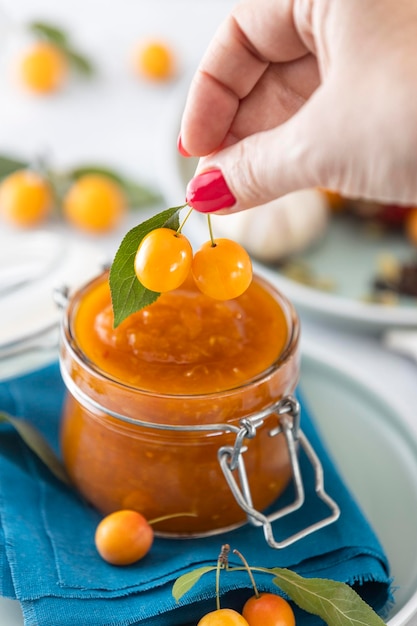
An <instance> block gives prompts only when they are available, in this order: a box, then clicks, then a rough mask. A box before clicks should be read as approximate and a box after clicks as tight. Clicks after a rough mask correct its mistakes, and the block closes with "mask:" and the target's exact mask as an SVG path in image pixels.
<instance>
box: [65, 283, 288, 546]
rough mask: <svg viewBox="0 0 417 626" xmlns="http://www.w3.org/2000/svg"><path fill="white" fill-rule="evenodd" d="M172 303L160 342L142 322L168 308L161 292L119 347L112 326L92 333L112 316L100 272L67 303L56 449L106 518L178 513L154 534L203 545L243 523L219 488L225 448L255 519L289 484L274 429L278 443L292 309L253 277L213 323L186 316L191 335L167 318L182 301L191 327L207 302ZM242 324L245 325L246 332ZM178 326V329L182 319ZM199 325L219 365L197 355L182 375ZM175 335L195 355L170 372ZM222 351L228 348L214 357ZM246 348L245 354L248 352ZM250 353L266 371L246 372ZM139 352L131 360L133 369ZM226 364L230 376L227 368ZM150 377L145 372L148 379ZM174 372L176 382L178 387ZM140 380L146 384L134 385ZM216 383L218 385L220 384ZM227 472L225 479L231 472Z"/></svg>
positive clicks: (181, 297)
mask: <svg viewBox="0 0 417 626" xmlns="http://www.w3.org/2000/svg"><path fill="white" fill-rule="evenodd" d="M190 295H191V296H192V298H191V300H190ZM172 297H175V298H176V299H175V301H174V304H175V306H174V305H173V308H172V310H170V313H169V317H168V319H169V324H168V327H166V324H165V326H164V325H162V326H161V327H160V330H161V332H160V333H156V332H155V329H152V328H151V329H150V330H149V331H148V330H147V326H146V324H148V322H149V319H148V318H149V315H150V314H152V315H154V316H157V314H159V312H160V310H161V309H162V307H163V306H164V304H165V303H166V302H167V298H168V296H166V295H165V294H163V296H160V298H159V299H158V300H157V301H156V303H154V304H152V305H151V306H150V307H148V309H149V310H147V311H142V313H140V314H139V315H140V316H141V317H140V319H139V322H140V324H141V325H142V326H143V328H144V329H145V331H144V332H142V330H143V328H142V326H140V328H141V329H142V330H141V332H140V333H139V331H136V330H135V332H133V334H132V322H126V324H127V326H126V328H125V330H124V331H123V332H125V336H123V339H120V337H119V336H118V335H117V336H116V338H115V337H114V336H113V334H112V331H111V329H110V328H109V326H108V325H107V326H106V325H104V327H103V325H100V324H102V313H103V310H104V308H106V307H107V309H108V307H109V298H110V296H109V288H108V275H107V274H106V273H103V274H102V275H100V276H98V277H97V278H96V279H94V280H93V281H91V282H89V283H88V284H87V285H85V286H84V287H83V288H82V289H80V290H78V291H77V292H76V293H75V294H74V295H73V296H72V297H71V299H70V300H69V302H68V305H67V307H66V310H65V314H64V318H63V324H62V338H61V354H60V365H61V371H62V375H63V379H64V382H65V384H66V386H67V390H68V393H67V397H66V401H65V407H64V411H63V415H62V423H61V446H62V453H63V459H64V463H65V465H66V468H67V470H68V473H69V475H70V477H71V479H72V480H73V482H74V483H75V485H76V487H77V488H78V489H79V491H80V492H81V493H82V494H83V495H84V496H85V497H86V498H87V499H88V500H89V501H90V502H91V503H92V504H93V505H94V506H95V507H96V508H97V509H99V510H100V511H101V512H103V513H104V514H107V513H110V512H112V511H114V510H117V509H122V508H129V509H136V510H138V511H140V512H141V513H142V514H144V515H145V517H146V518H147V519H149V520H152V519H155V518H158V517H162V516H176V515H178V514H184V515H182V516H179V517H171V518H167V519H166V520H164V521H162V522H160V523H159V524H157V525H156V526H155V531H156V532H157V533H159V534H162V535H173V536H201V535H204V534H211V533H214V532H220V531H224V530H226V529H230V528H233V527H236V526H238V525H241V524H242V523H244V522H245V521H246V519H247V516H246V513H245V512H244V511H243V510H242V508H241V506H240V505H239V503H238V502H237V501H236V498H235V497H234V495H233V494H232V492H231V490H230V487H229V481H227V480H226V479H225V475H224V471H223V470H222V468H221V464H220V463H219V450H223V451H224V450H226V451H227V450H229V451H230V450H233V449H234V448H235V447H236V440H237V439H238V444H239V446H238V447H239V450H240V451H241V454H240V456H241V457H242V458H243V459H244V466H245V478H246V477H247V481H248V484H249V485H250V490H251V498H252V500H253V506H254V507H255V508H256V509H257V510H260V511H263V510H264V509H265V508H266V507H268V506H269V505H271V504H272V503H273V502H274V501H275V500H276V499H277V497H278V496H279V495H280V494H281V493H282V492H283V490H284V489H285V487H286V486H287V484H288V482H289V480H290V478H291V475H292V470H291V463H290V454H289V451H288V444H287V440H286V437H285V435H284V433H283V432H282V431H281V432H278V434H276V435H275V436H271V432H272V431H274V430H275V431H277V430H278V431H279V422H280V416H279V415H278V414H277V412H276V410H275V406H276V403H277V402H278V401H279V400H281V399H282V398H285V397H287V396H289V395H291V394H292V393H293V391H294V389H295V387H296V385H297V382H298V376H299V365H300V364H299V360H300V358H299V330H300V329H299V320H298V317H297V314H296V312H295V309H294V307H293V306H292V304H291V303H290V302H289V301H288V300H287V299H286V298H285V297H284V296H283V295H282V294H281V293H279V292H278V291H277V290H276V289H275V288H274V287H272V286H271V285H270V284H268V283H267V282H266V281H265V280H263V279H262V278H260V277H259V276H254V279H253V282H252V285H251V287H250V288H249V290H248V292H247V293H246V294H245V297H243V296H241V297H240V298H237V299H235V301H233V303H231V304H227V303H222V304H220V303H216V304H212V305H211V304H210V306H213V307H214V309H213V314H212V315H211V316H210V315H208V314H207V311H205V312H204V313H203V314H202V320H201V319H200V321H199V323H197V322H196V321H195V320H194V318H193V320H194V321H193V323H192V324H191V322H190V326H193V328H192V329H190V328H188V327H187V328H186V329H183V328H182V327H181V326H178V323H179V320H178V319H174V318H175V315H176V314H177V312H178V311H179V310H180V309H181V310H182V303H184V307H186V306H188V307H191V308H189V309H187V311H188V312H187V314H186V316H185V319H186V320H187V319H189V318H190V317H192V314H193V313H194V312H195V310H197V309H198V308H199V307H201V303H202V300H201V298H206V297H205V296H203V295H202V294H200V295H199V296H195V295H194V291H193V289H192V288H191V287H190V288H188V287H187V286H186V287H184V288H181V289H180V290H177V293H176V294H174V296H172ZM164 298H165V299H164ZM187 298H188V300H187V302H188V304H187V302H186V300H185V299H187ZM195 298H198V300H195ZM194 300H195V301H194ZM190 303H191V304H190ZM197 303H198V304H197ZM225 307H226V308H225ZM249 307H251V308H250V313H249V312H248V310H249ZM268 308H269V309H270V310H268ZM90 309H91V311H90ZM184 310H185V308H184ZM172 311H174V312H172ZM230 311H232V313H230ZM179 314H180V313H178V315H179ZM135 315H136V314H135ZM216 316H217V318H216V319H217V322H219V320H220V326H221V327H223V326H224V325H225V324H226V325H227V324H228V323H229V321H228V320H229V318H230V319H232V325H231V326H230V329H231V330H228V331H227V333H226V334H227V337H223V336H222V337H219V335H218V333H219V323H217V326H216V325H215V320H214V318H215V317H216ZM252 316H254V317H253V319H252ZM151 317H152V316H151ZM200 317H201V316H200ZM246 317H248V318H249V317H251V319H250V324H249V323H248V324H247V325H246V326H247V328H246V326H245V324H246ZM100 320H101V321H100ZM225 320H226V321H225ZM268 320H269V321H268ZM180 321H181V320H180ZM139 322H137V323H138V324H139ZM135 323H136V322H135ZM181 323H182V325H183V326H184V319H183V320H182V322H181ZM202 323H203V324H205V323H207V324H209V325H210V324H211V325H212V326H213V328H214V327H215V331H214V330H210V329H209V331H210V332H212V334H210V332H209V335H208V339H204V341H205V342H206V343H205V344H204V345H205V346H209V347H208V348H207V351H209V348H211V347H212V346H213V344H214V343H216V344H217V343H220V346H217V345H216V347H215V349H216V350H217V352H216V353H215V354H218V363H217V362H216V359H215V358H214V357H213V353H211V354H210V355H209V356H207V361H206V363H205V362H204V358H205V357H204V355H205V351H204V350H202V351H200V353H199V357H198V363H194V362H193V363H192V364H191V365H192V367H191V366H190V364H189V363H187V367H186V368H185V369H184V362H183V361H184V359H185V360H187V359H191V360H192V359H194V358H196V357H195V351H196V350H197V346H198V344H199V336H200V335H199V333H200V334H201V332H200V331H201V324H202ZM176 324H177V326H176ZM274 324H275V325H274ZM185 325H186V326H187V323H186V322H185ZM242 325H243V326H242ZM121 326H122V325H121ZM281 326H282V328H281V330H280V337H279V338H278V334H279V333H278V327H281ZM194 327H197V328H198V330H197V331H196V330H195V328H194ZM242 328H244V331H242ZM127 329H128V330H127ZM235 329H237V330H236V336H235V334H234V333H235ZM247 329H249V330H247ZM182 331H184V332H187V333H188V334H189V333H191V334H192V339H189V338H188V339H187V340H186V341H185V345H188V343H189V344H190V354H191V355H192V356H190V357H188V356H187V357H184V354H183V353H181V358H182V359H183V360H182V361H181V362H179V361H178V358H179V357H177V360H176V361H175V362H174V363H172V362H171V361H172V359H171V360H170V355H169V353H167V354H166V351H167V350H169V348H170V347H172V346H173V345H174V346H176V345H177V343H178V342H179V340H178V341H177V340H176V335H175V332H177V333H181V332H182ZM281 331H282V332H281ZM172 332H174V336H173V338H172V342H171V343H170V339H169V337H170V333H172ZM193 333H194V334H193ZM216 333H217V334H216ZM242 333H243V334H242ZM247 333H249V334H250V336H251V339H250V341H249V340H248V338H247ZM187 337H188V335H187ZM239 337H240V339H239ZM242 337H243V338H242ZM238 341H241V343H242V344H245V345H244V346H243V348H242V349H241V348H240V347H236V346H235V344H236V342H238ZM187 342H188V343H187ZM222 342H226V344H225V346H226V347H224V346H223V348H222V345H223V344H222ZM245 342H246V343H245ZM147 343H148V344H150V347H149V346H147V345H146V344H147ZM155 343H156V344H157V347H156V348H155V350H154V351H156V356H155V354H154V355H153V356H152V354H153V352H152V350H151V349H150V348H152V346H153V345H154V344H155ZM249 343H251V344H253V345H251V350H250V351H249V352H248V350H249ZM274 343H276V346H275V347H274V345H272V344H274ZM258 344H259V346H260V348H259V351H260V352H265V353H267V356H266V361H265V363H266V364H265V363H263V362H262V358H261V357H262V355H260V356H259V355H258V356H259V358H260V361H259V364H260V365H259V364H258V365H257V366H256V367H260V370H259V371H252V370H251V363H249V362H248V363H245V361H249V360H250V359H249V358H246V359H245V355H246V357H247V356H248V354H251V355H256V354H257V350H256V346H257V345H258ZM162 345H163V350H162V347H161V346H162ZM138 346H140V347H139V348H138ZM234 347H236V350H237V351H236V352H234ZM149 350H150V351H149ZM138 351H139V353H140V359H141V360H140V361H139V362H137V361H135V359H136V357H137V353H138ZM163 351H164V357H163V359H162V356H161V355H162V352H163ZM225 351H226V352H225ZM259 351H258V352H259ZM274 351H275V352H274ZM274 353H275V357H274V358H273V360H272V361H270V362H268V360H270V358H271V354H274ZM187 354H188V353H187ZM150 355H151V356H150ZM201 355H203V356H201ZM96 356H97V358H96ZM229 357H230V358H229ZM116 359H118V360H119V361H118V363H116ZM152 359H154V360H152ZM158 359H159V360H158ZM161 359H162V360H163V361H164V363H162V364H161V362H160V361H161ZM201 359H203V360H201ZM228 360H230V361H231V364H232V365H233V363H234V366H233V367H231V368H229V365H230V364H229V362H228ZM223 361H224V362H225V363H226V362H227V363H226V365H225V366H224V372H226V369H227V368H229V369H230V371H229V369H227V375H226V373H223V374H222V371H223V370H221V366H223ZM217 365H218V367H217ZM226 366H227V367H226ZM219 367H220V373H219ZM123 368H125V370H126V371H125V372H124V370H123ZM158 368H159V369H158ZM204 368H205V369H204ZM148 370H149V372H152V379H150V378H149V380H148V378H147V376H148V373H149V372H148ZM154 370H155V371H154ZM177 372H178V378H179V379H180V380H181V383H179V382H178V381H177V380H176V376H177V374H176V373H177ZM194 374H195V375H196V376H197V378H198V382H197V383H196V384H195V385H194V384H190V383H189V381H190V378H191V377H192V376H193V375H194ZM149 376H150V374H149ZM239 377H240V378H239ZM138 379H139V380H142V383H140V384H138V382H137V380H138ZM150 380H151V382H149V381H150ZM219 380H220V381H224V383H223V384H222V383H221V382H220V384H219ZM210 385H212V387H213V388H212V389H210ZM253 414H257V415H259V414H261V419H260V420H258V421H257V422H256V436H253V433H250V432H249V431H245V430H243V431H242V428H241V426H242V423H244V422H245V419H247V418H248V416H251V415H253ZM242 420H243V422H242ZM277 427H278V428H277ZM232 470H233V471H232V472H231V473H232V475H233V476H235V475H237V474H238V471H237V470H235V469H234V468H232ZM238 479H239V477H238Z"/></svg>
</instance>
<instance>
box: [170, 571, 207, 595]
mask: <svg viewBox="0 0 417 626" xmlns="http://www.w3.org/2000/svg"><path fill="white" fill-rule="evenodd" d="M215 570H216V567H213V566H206V567H198V568H197V569H193V570H192V571H191V572H187V573H186V574H183V575H182V576H180V577H179V578H177V580H176V581H175V583H174V585H173V587H172V595H173V596H174V598H175V600H176V602H179V601H180V599H181V598H182V596H183V595H185V594H186V593H187V591H190V589H191V588H192V587H194V585H195V584H196V583H197V582H198V581H199V580H200V578H201V577H202V576H203V575H204V574H206V573H207V572H213V571H215Z"/></svg>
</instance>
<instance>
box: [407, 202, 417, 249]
mask: <svg viewBox="0 0 417 626" xmlns="http://www.w3.org/2000/svg"><path fill="white" fill-rule="evenodd" d="M405 232H406V235H407V237H408V240H409V241H411V243H413V244H414V245H415V246H417V207H412V208H411V209H410V210H409V212H408V213H407V216H406V218H405Z"/></svg>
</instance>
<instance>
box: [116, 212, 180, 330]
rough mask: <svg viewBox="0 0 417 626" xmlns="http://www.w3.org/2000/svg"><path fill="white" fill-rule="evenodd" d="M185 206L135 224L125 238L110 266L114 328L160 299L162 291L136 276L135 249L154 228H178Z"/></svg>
mask: <svg viewBox="0 0 417 626" xmlns="http://www.w3.org/2000/svg"><path fill="white" fill-rule="evenodd" d="M182 208H184V207H182V206H180V207H172V208H171V209H166V210H165V211H162V212H161V213H158V214H157V215H154V216H153V217H151V218H150V219H149V220H147V221H146V222H143V223H142V224H139V225H138V226H135V227H134V228H132V229H131V230H130V231H129V232H128V233H127V234H126V235H125V237H124V238H123V240H122V243H121V244H120V247H119V249H118V251H117V252H116V255H115V257H114V260H113V263H112V266H111V268H110V278H109V281H110V291H111V298H112V306H113V314H114V327H115V328H116V327H117V326H118V325H119V324H120V323H121V322H123V320H124V319H126V318H127V317H128V316H129V315H131V314H132V313H135V312H136V311H139V309H142V308H143V307H145V306H148V305H149V304H152V302H155V300H157V299H158V297H159V295H160V294H159V293H156V292H155V291H150V290H149V289H146V287H144V286H143V285H142V284H141V283H140V282H139V281H138V279H137V277H136V274H135V268H134V261H135V256H136V252H137V249H138V247H139V244H140V242H141V241H142V239H143V238H144V237H145V235H147V234H148V233H150V232H151V231H152V230H154V229H155V228H163V227H166V228H172V229H174V230H177V229H178V227H179V213H180V211H181V209H182Z"/></svg>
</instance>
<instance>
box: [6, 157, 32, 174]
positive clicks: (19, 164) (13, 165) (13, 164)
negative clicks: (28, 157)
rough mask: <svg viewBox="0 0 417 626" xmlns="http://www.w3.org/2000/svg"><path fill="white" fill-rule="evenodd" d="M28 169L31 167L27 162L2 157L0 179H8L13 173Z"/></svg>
mask: <svg viewBox="0 0 417 626" xmlns="http://www.w3.org/2000/svg"><path fill="white" fill-rule="evenodd" d="M26 167H29V163H27V162H25V161H20V160H17V159H11V158H9V157H6V156H0V179H2V178H6V176H9V174H13V172H16V171H17V170H22V169H25V168H26Z"/></svg>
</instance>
